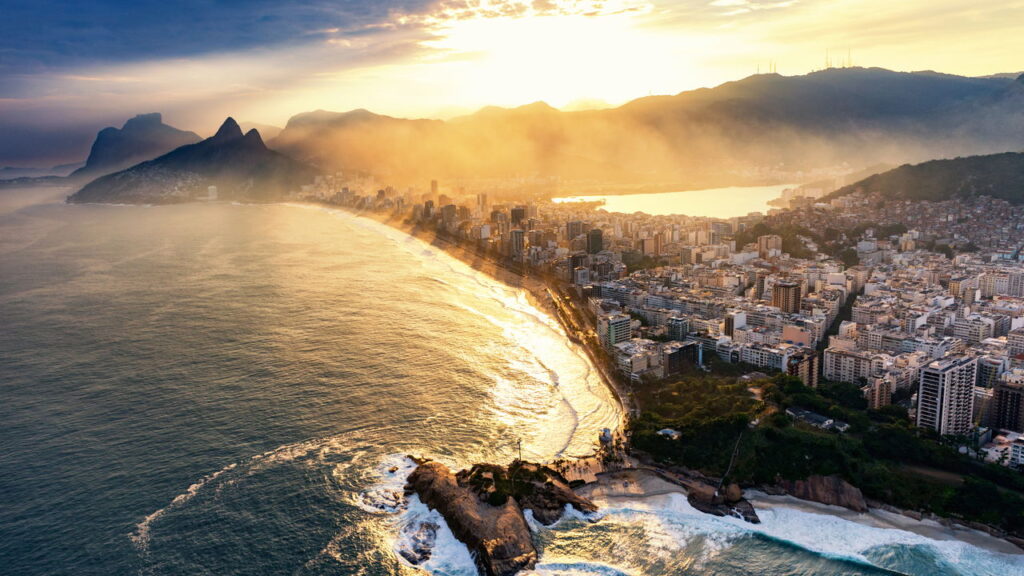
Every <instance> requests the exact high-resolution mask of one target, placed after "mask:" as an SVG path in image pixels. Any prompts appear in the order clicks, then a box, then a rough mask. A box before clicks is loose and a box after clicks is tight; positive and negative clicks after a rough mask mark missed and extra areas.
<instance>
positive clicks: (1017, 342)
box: [1006, 328, 1024, 358]
mask: <svg viewBox="0 0 1024 576" xmlns="http://www.w3.org/2000/svg"><path fill="white" fill-rule="evenodd" d="M1006 347H1007V351H1008V352H1009V353H1010V358H1017V357H1018V356H1021V355H1024V328H1017V329H1016V330H1011V331H1010V333H1009V334H1007V335H1006Z"/></svg>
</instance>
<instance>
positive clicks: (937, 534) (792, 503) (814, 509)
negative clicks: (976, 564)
mask: <svg viewBox="0 0 1024 576" xmlns="http://www.w3.org/2000/svg"><path fill="white" fill-rule="evenodd" d="M744 495H745V496H746V498H747V499H748V500H749V501H750V502H751V503H752V504H753V505H754V508H755V509H757V510H758V511H761V510H770V509H772V508H788V509H791V510H800V511H801V512H807V513H810V514H823V515H828V516H837V517H840V518H843V519H844V520H849V521H850V522H857V523H858V524H863V525H865V526H871V527H873V528H884V529H888V530H905V531H907V532H913V533H914V534H918V535H921V536H924V537H926V538H930V539H932V540H958V541H960V542H966V543H968V544H971V545H974V546H977V547H979V548H983V549H985V550H989V551H992V552H1000V553H1003V554H1024V550H1021V549H1020V548H1018V547H1017V546H1015V545H1013V544H1012V543H1010V542H1007V541H1006V540H1003V539H1001V538H996V537H994V536H991V535H989V534H986V533H984V532H981V531H979V530H974V529H971V528H967V527H964V526H960V525H956V524H954V525H951V526H946V525H944V524H940V523H938V522H935V521H932V520H914V519H913V518H909V517H907V516H903V515H902V514H896V513H894V512H888V511H885V510H879V509H877V508H872V509H870V510H869V511H868V512H866V513H864V514H860V513H857V512H854V511H852V510H847V509H846V508H842V507H839V506H829V505H826V504H819V503H817V502H809V501H807V500H800V499H798V498H794V497H792V496H771V495H768V494H765V493H763V492H759V491H756V490H747V491H745V492H744Z"/></svg>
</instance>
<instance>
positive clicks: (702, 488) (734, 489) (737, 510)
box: [686, 482, 761, 524]
mask: <svg viewBox="0 0 1024 576" xmlns="http://www.w3.org/2000/svg"><path fill="white" fill-rule="evenodd" d="M686 500H687V501H688V502H689V503H690V506H693V507H694V508H696V509H697V510H700V511H701V512H703V513H705V514H711V515H714V516H735V517H738V518H742V519H743V520H746V521H747V522H750V523H751V524H760V523H761V519H760V518H758V516H757V511H755V510H754V506H753V505H752V504H751V503H750V502H748V501H747V500H746V499H745V498H744V497H743V490H742V489H741V488H740V486H739V484H735V483H733V484H727V485H726V486H724V487H723V488H722V490H721V492H717V491H716V490H715V487H714V486H712V485H710V484H706V483H703V482H694V483H692V484H691V485H690V486H688V487H687V490H686Z"/></svg>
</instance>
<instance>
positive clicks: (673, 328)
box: [666, 316, 690, 341]
mask: <svg viewBox="0 0 1024 576" xmlns="http://www.w3.org/2000/svg"><path fill="white" fill-rule="evenodd" d="M666 327H667V328H668V337H669V338H671V339H672V340H680V341H682V340H685V339H686V335H687V334H689V333H690V321H689V320H688V319H687V318H683V317H680V316H669V318H668V321H667V322H666Z"/></svg>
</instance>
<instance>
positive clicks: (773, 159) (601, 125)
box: [270, 68, 1024, 183]
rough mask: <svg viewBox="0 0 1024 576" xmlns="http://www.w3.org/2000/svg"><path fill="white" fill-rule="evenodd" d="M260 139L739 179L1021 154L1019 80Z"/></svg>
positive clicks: (515, 167)
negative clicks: (1012, 152)
mask: <svg viewBox="0 0 1024 576" xmlns="http://www.w3.org/2000/svg"><path fill="white" fill-rule="evenodd" d="M270 145H271V146H272V147H273V148H275V149H278V150H280V151H282V152H284V153H286V154H289V155H291V156H294V157H296V158H299V159H302V160H305V161H308V162H310V163H312V164H315V165H317V166H319V167H320V168H322V169H324V170H327V171H335V170H342V171H353V170H355V171H365V172H373V173H378V174H386V175H388V176H390V177H391V178H392V179H394V180H396V181H401V180H404V179H408V180H410V181H421V180H422V179H423V178H429V177H442V178H461V177H468V178H474V177H476V178H501V177H514V176H552V177H559V178H562V179H565V180H584V181H588V180H590V181H593V180H605V181H608V180H611V181H616V182H622V183H630V182H632V183H643V182H672V183H687V182H692V183H706V182H723V181H727V182H731V183H739V182H741V181H744V180H757V179H764V178H765V175H766V174H767V173H770V172H771V171H780V172H789V173H792V172H796V171H802V170H810V169H814V168H821V167H829V166H836V165H841V164H844V163H845V164H847V165H849V166H850V167H851V168H858V167H862V166H867V165H870V164H875V163H879V162H888V163H893V164H900V163H904V162H915V161H922V160H926V159H931V158H942V157H952V156H958V155H966V154H984V153H992V152H1002V151H1006V150H1014V149H1020V148H1024V78H1021V77H1001V76H1000V77H989V78H968V77H962V76H954V75H949V74H939V73H934V72H915V73H903V72H893V71H889V70H883V69H878V68H870V69H865V68H846V69H829V70H823V71H820V72H815V73H811V74H807V75H805V76H794V77H785V76H780V75H778V74H762V75H757V76H751V77H748V78H745V79H743V80H739V81H736V82H729V83H726V84H723V85H721V86H718V87H716V88H710V89H701V90H694V91H689V92H683V93H680V94H677V95H675V96H653V97H647V98H640V99H638V100H634V101H632V102H629V103H627V104H625V105H623V106H621V107H619V108H614V109H606V110H588V111H579V112H563V111H559V110H556V109H554V108H552V107H550V106H548V105H546V104H544V103H535V104H531V105H528V106H522V107H519V108H513V109H503V108H495V107H489V108H484V109H483V110H481V111H479V112H477V113H475V114H473V115H470V116H465V117H461V118H456V119H453V120H449V121H439V120H411V119H401V118H392V117H388V116H382V115H378V114H374V113H372V112H369V111H367V110H354V111H351V112H344V113H336V112H327V111H323V110H318V111H315V112H307V113H303V114H298V115H296V116H294V117H292V118H291V120H289V122H288V125H287V126H286V127H285V129H284V131H283V132H282V133H281V134H280V135H279V136H278V137H277V138H276V139H274V140H273V141H271V143H270Z"/></svg>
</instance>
